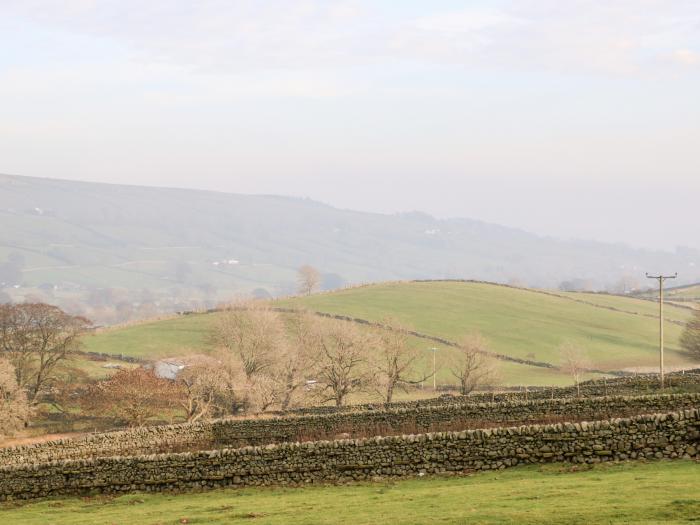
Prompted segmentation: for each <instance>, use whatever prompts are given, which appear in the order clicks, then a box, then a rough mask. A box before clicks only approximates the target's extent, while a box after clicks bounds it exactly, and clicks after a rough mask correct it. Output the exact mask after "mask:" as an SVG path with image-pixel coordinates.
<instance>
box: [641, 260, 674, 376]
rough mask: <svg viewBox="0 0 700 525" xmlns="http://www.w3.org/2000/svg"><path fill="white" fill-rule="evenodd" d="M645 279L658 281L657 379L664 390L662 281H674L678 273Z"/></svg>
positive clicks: (648, 276) (649, 276)
mask: <svg viewBox="0 0 700 525" xmlns="http://www.w3.org/2000/svg"><path fill="white" fill-rule="evenodd" d="M646 276H647V279H656V280H657V281H659V377H660V378H661V389H662V390H663V388H664V281H665V280H666V279H675V278H676V277H678V272H676V273H675V274H673V275H649V274H648V273H647V274H646Z"/></svg>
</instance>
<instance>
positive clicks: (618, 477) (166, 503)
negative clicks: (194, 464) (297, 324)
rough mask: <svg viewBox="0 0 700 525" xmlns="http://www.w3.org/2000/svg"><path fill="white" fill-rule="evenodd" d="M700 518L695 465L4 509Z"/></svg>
mask: <svg viewBox="0 0 700 525" xmlns="http://www.w3.org/2000/svg"><path fill="white" fill-rule="evenodd" d="M699 518H700V465H698V463H697V462H692V461H680V460H679V461H674V462H654V463H619V464H609V465H607V464H603V465H598V466H596V467H595V468H591V469H586V467H582V466H579V467H575V466H572V465H564V464H556V465H546V466H539V467H538V466H528V467H519V468H514V469H510V470H505V471H500V472H494V473H482V474H476V475H473V476H469V477H457V478H441V477H435V478H428V479H413V480H403V481H398V482H387V483H377V484H361V485H353V486H325V487H308V488H302V489H277V488H276V489H267V488H264V489H243V490H234V489H231V490H217V491H212V492H206V493H199V494H180V495H174V494H172V495H171V494H162V495H149V494H133V495H128V496H122V497H118V498H109V497H95V498H82V499H80V498H73V499H62V500H58V499H57V500H50V501H43V502H38V503H30V504H26V505H24V506H18V507H12V506H11V505H8V504H6V505H4V506H0V522H2V523H22V524H26V525H33V524H56V525H60V524H75V525H79V524H101V523H108V524H127V523H139V524H141V525H149V524H177V523H190V524H195V523H251V522H254V523H259V524H289V525H293V524H337V523H352V524H374V523H391V524H422V523H444V524H457V523H519V524H521V523H550V524H551V523H567V524H569V523H582V524H583V523H647V524H649V523H691V522H697V521H698V519H699Z"/></svg>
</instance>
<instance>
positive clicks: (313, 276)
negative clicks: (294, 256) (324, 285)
mask: <svg viewBox="0 0 700 525" xmlns="http://www.w3.org/2000/svg"><path fill="white" fill-rule="evenodd" d="M320 283H321V274H320V273H319V271H318V270H317V269H316V268H314V267H313V266H309V265H308V264H306V265H304V266H302V267H301V268H299V293H301V294H303V295H311V294H312V293H313V292H314V291H315V290H316V289H317V288H318V286H319V284H320Z"/></svg>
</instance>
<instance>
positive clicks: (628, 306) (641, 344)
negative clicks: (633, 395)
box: [85, 282, 694, 385]
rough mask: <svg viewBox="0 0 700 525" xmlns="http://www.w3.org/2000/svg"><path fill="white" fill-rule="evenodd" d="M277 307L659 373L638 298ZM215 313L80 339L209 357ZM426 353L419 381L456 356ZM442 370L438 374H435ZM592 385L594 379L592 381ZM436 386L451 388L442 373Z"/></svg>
mask: <svg viewBox="0 0 700 525" xmlns="http://www.w3.org/2000/svg"><path fill="white" fill-rule="evenodd" d="M275 304H277V305H279V306H283V307H294V308H299V307H301V308H308V309H310V310H314V311H318V312H324V313H329V314H339V315H347V316H351V317H357V318H361V319H367V320H371V321H379V320H381V319H383V318H385V317H387V316H392V317H395V318H397V319H399V320H400V321H402V322H404V323H407V324H408V325H410V326H412V327H413V328H414V329H415V330H416V331H418V332H420V333H423V334H426V335H429V336H437V337H441V338H444V339H447V340H452V341H458V340H459V339H460V338H461V337H463V336H464V335H466V334H468V333H470V332H472V331H480V332H481V333H482V334H483V335H484V336H485V337H486V338H487V339H488V340H489V341H490V343H491V349H492V350H493V351H494V352H498V353H501V354H504V355H508V356H512V357H516V358H521V359H527V360H532V361H542V362H547V363H551V364H554V365H557V364H558V363H559V355H558V347H559V345H560V344H561V343H562V342H564V341H571V342H574V343H576V344H578V345H579V346H581V347H582V348H584V349H585V351H586V352H587V354H588V356H589V358H590V360H591V365H592V367H593V368H597V369H599V370H619V369H629V370H634V369H636V368H639V369H640V370H641V369H644V368H647V367H653V366H655V365H656V363H657V343H656V341H657V330H658V325H657V322H655V321H654V316H655V315H656V308H655V305H654V304H653V303H651V302H649V301H646V300H643V299H637V298H628V297H617V296H609V295H600V294H582V293H571V294H563V293H549V292H546V293H543V292H541V291H537V290H526V289H516V288H510V287H505V286H499V285H493V284H484V283H471V282H401V283H387V284H379V285H372V286H365V287H359V288H352V289H347V290H343V291H338V292H332V293H325V294H318V295H312V296H310V297H300V298H293V299H288V300H282V301H278V302H276V303H275ZM218 315H220V314H218V313H210V314H192V315H185V316H179V317H174V318H171V319H165V320H158V321H153V322H146V323H141V324H135V325H132V326H127V327H118V328H112V329H106V330H103V331H101V332H99V333H97V334H95V335H91V336H88V337H86V338H85V346H86V349H87V350H90V351H96V352H104V353H110V354H124V355H129V356H138V357H145V358H149V359H157V358H163V357H174V356H179V355H188V354H197V353H208V352H210V351H211V350H212V349H213V347H212V344H211V342H210V341H209V332H210V330H211V328H212V327H213V326H214V324H215V322H216V318H217V316H218ZM689 315H690V310H688V309H686V308H680V307H674V306H669V307H668V308H667V316H668V322H667V323H666V338H667V340H666V342H667V354H666V362H667V365H668V366H669V367H674V366H675V367H682V366H690V365H692V364H694V362H693V360H692V359H690V358H689V356H687V355H686V354H685V353H684V352H683V351H682V350H681V349H680V348H679V347H678V338H679V336H680V333H681V330H682V326H680V323H682V322H684V321H685V320H687V319H688V317H689ZM411 344H413V345H415V346H417V347H419V348H425V349H426V357H425V359H424V360H423V362H422V363H420V365H419V367H420V368H421V370H418V371H417V372H418V373H422V372H424V371H427V370H429V369H430V368H431V367H432V357H431V356H432V353H431V351H430V350H429V349H430V348H433V347H436V348H438V350H437V352H438V362H439V364H444V363H445V362H447V360H448V358H449V355H450V353H451V352H453V350H452V349H450V348H449V347H445V346H444V345H440V344H436V343H434V342H432V341H430V340H425V339H420V338H412V340H411ZM438 368H444V367H441V366H440V365H439V366H438ZM501 375H502V382H503V384H504V385H523V384H524V385H562V384H568V383H570V382H571V380H570V378H569V377H568V376H567V375H565V374H562V373H561V372H559V371H557V370H551V369H547V368H539V367H534V366H526V365H522V364H517V363H511V362H503V363H502V366H501ZM590 377H593V376H590ZM437 378H438V381H439V382H440V383H449V382H452V380H453V378H452V377H451V376H450V374H449V373H448V371H447V370H445V369H441V370H440V371H439V372H438V375H437Z"/></svg>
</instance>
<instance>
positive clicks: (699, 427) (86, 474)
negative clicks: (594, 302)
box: [0, 409, 700, 500]
mask: <svg viewBox="0 0 700 525" xmlns="http://www.w3.org/2000/svg"><path fill="white" fill-rule="evenodd" d="M698 446H700V412H699V411H698V409H689V410H684V411H681V412H674V413H668V414H656V415H642V416H636V417H633V418H628V419H613V420H605V421H595V422H589V423H583V422H582V423H560V424H555V425H543V426H539V425H534V426H520V427H509V428H498V429H491V430H465V431H461V432H444V433H432V434H420V435H408V436H406V435H404V436H394V437H378V438H370V439H362V440H340V441H320V442H308V443H284V444H280V445H268V446H265V447H245V448H242V449H225V450H217V451H210V452H195V453H180V454H162V455H153V456H135V457H112V458H97V459H91V460H73V461H59V462H52V463H45V464H36V465H19V466H6V467H3V468H0V500H8V499H31V498H41V497H46V496H55V495H80V494H86V493H120V492H121V493H123V492H134V491H153V492H160V491H165V490H201V489H208V488H214V487H223V486H238V487H242V486H257V485H289V484H303V483H323V482H347V481H356V480H371V479H374V478H375V477H377V476H380V477H404V476H412V475H417V474H421V473H425V474H440V473H446V472H450V473H460V472H465V471H476V470H488V469H501V468H506V467H511V466H514V465H518V464H526V463H543V462H552V461H569V462H574V463H596V462H600V461H611V460H628V459H641V458H643V459H662V458H669V459H672V458H698Z"/></svg>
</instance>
